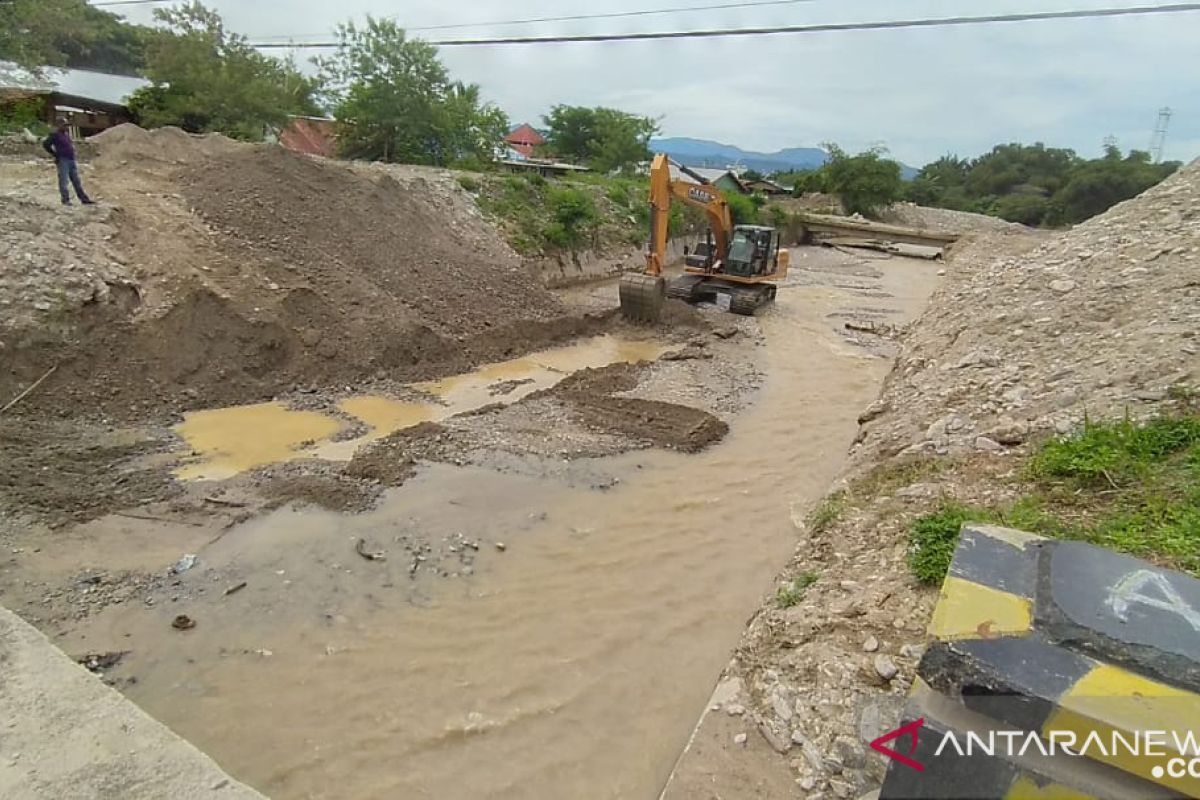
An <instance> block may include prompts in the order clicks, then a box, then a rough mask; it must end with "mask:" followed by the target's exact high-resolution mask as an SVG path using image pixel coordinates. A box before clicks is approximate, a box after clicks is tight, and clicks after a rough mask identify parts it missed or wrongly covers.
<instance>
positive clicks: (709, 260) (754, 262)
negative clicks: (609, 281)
mask: <svg viewBox="0 0 1200 800" xmlns="http://www.w3.org/2000/svg"><path fill="white" fill-rule="evenodd" d="M676 167H677V168H678V169H679V171H680V174H681V175H686V176H687V177H689V178H691V179H692V180H691V181H685V180H682V179H681V180H672V179H671V160H670V159H669V158H668V157H667V156H666V155H663V154H659V155H656V156H655V157H654V161H653V163H652V164H651V166H650V247H649V250H648V251H647V252H646V269H645V271H643V272H636V273H626V274H625V275H624V276H623V277H622V278H621V288H620V295H621V313H622V314H623V315H624V316H625V317H627V318H628V319H632V320H638V321H642V322H654V321H657V320H658V318H659V316H660V315H661V314H662V306H663V302H664V301H665V300H666V298H667V297H677V298H679V299H681V300H686V301H688V302H691V303H696V302H701V301H712V302H716V301H717V297H718V295H728V296H729V310H730V311H732V312H733V313H734V314H742V315H745V316H751V315H753V314H754V312H755V311H757V310H758V309H759V308H760V307H761V306H763V305H765V304H766V303H769V302H771V301H772V300H774V299H775V284H776V283H778V282H779V281H781V280H783V279H784V277H786V276H787V271H788V263H789V253H788V251H787V249H786V248H781V247H780V242H779V232H778V231H777V230H775V229H774V228H769V227H766V226H762V225H734V224H733V216H732V214H731V213H730V211H729V204H728V203H727V202H726V201H725V197H724V196H723V195H722V194H721V190H720V189H718V188H717V187H715V186H713V185H712V184H710V183H708V181H706V180H705V179H704V178H702V177H700V176H699V175H698V174H696V173H695V172H692V171H691V170H689V169H688V168H687V167H684V166H681V165H676ZM676 200H678V201H681V202H683V203H686V204H688V205H690V206H693V207H695V208H699V209H700V210H702V211H703V212H704V214H705V216H706V217H707V218H708V232H707V234H706V236H705V241H704V242H701V243H700V244H699V245H697V247H696V249H695V250H694V251H693V252H692V253H689V254H688V255H687V256H686V258H685V266H684V271H683V275H681V276H679V277H678V278H675V279H674V280H672V281H671V282H670V284H668V283H667V280H666V278H664V277H663V267H664V266H665V264H664V262H665V260H666V250H667V222H668V220H669V219H670V215H671V203H672V202H673V201H676Z"/></svg>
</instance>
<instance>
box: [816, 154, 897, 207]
mask: <svg viewBox="0 0 1200 800" xmlns="http://www.w3.org/2000/svg"><path fill="white" fill-rule="evenodd" d="M824 148H825V149H826V150H827V151H828V152H829V162H828V163H826V164H825V165H824V166H823V167H821V168H820V169H817V170H814V171H812V172H808V173H801V174H800V175H799V176H797V180H796V189H795V191H796V193H797V194H803V193H805V192H825V193H828V194H835V195H837V196H838V197H839V198H841V201H842V205H843V206H844V207H845V209H846V213H848V214H862V215H863V216H865V217H873V216H875V215H876V214H877V213H878V212H879V211H880V210H881V209H883V208H885V207H886V206H889V205H891V204H892V203H894V202H896V201H897V200H899V199H900V197H901V196H902V194H903V192H904V181H903V180H902V178H901V176H900V165H899V164H898V163H896V162H895V161H892V160H891V159H889V158H884V153H885V151H883V150H881V149H874V150H868V151H867V152H865V153H859V154H858V155H855V156H852V155H848V154H847V153H846V152H845V151H844V150H842V149H841V148H840V147H838V146H837V145H836V144H825V145H824Z"/></svg>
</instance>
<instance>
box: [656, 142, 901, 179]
mask: <svg viewBox="0 0 1200 800" xmlns="http://www.w3.org/2000/svg"><path fill="white" fill-rule="evenodd" d="M650 150H651V151H653V152H655V153H666V154H667V155H669V156H670V157H671V158H673V159H675V160H676V161H678V162H679V163H681V164H683V165H685V166H688V167H716V168H717V169H723V168H725V167H731V166H733V165H735V164H736V165H738V166H740V167H742V168H743V169H753V170H758V171H759V172H762V173H768V174H769V173H772V172H791V171H798V170H812V169H818V168H819V167H820V166H821V165H822V164H824V163H825V162H826V161H828V160H829V154H828V153H826V152H825V151H824V150H822V149H821V148H819V147H789V148H787V149H786V150H780V151H779V152H776V153H758V152H754V151H753V150H743V149H742V148H740V147H735V146H734V145H730V144H721V143H720V142H713V141H710V140H708V139H689V138H687V137H682V136H680V137H672V138H667V139H651V140H650ZM900 169H901V171H902V172H903V174H904V178H905V179H906V180H911V179H912V178H913V177H914V176H916V174H917V170H915V169H913V168H912V167H910V166H908V165H907V164H901V165H900Z"/></svg>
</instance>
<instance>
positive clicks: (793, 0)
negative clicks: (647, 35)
mask: <svg viewBox="0 0 1200 800" xmlns="http://www.w3.org/2000/svg"><path fill="white" fill-rule="evenodd" d="M136 1H138V2H165V0H136ZM819 2H822V0H755V1H754V2H740V3H720V4H718V5H709V6H675V7H673V8H653V9H645V10H642V11H615V12H611V13H607V14H573V15H571V16H566V17H530V18H528V19H507V20H494V21H492V22H452V23H446V24H444V25H422V26H415V27H405V30H406V31H409V32H412V31H444V30H451V29H454V28H483V27H499V26H501V25H532V24H535V23H539V22H574V21H578V20H593V19H619V18H625V17H649V16H654V15H661V14H686V13H688V12H692V11H721V10H726V9H733V8H762V7H765V6H794V5H799V4H800V3H819ZM315 35H318V36H323V35H324V34H315ZM263 38H264V39H287V38H302V37H287V36H264V37H263Z"/></svg>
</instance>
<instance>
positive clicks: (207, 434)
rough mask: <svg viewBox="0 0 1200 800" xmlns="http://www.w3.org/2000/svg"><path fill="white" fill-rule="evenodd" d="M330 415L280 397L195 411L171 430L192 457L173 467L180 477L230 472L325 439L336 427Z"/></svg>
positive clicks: (292, 454)
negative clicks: (298, 406) (292, 405)
mask: <svg viewBox="0 0 1200 800" xmlns="http://www.w3.org/2000/svg"><path fill="white" fill-rule="evenodd" d="M341 428H342V424H341V423H340V422H338V420H336V419H334V418H333V417H328V416H326V415H324V414H320V413H317V412H316V411H294V410H292V409H289V408H287V407H286V406H284V405H283V404H281V403H257V404H255V405H249V406H236V407H233V408H219V409H214V410H211V411H196V412H193V413H191V414H187V415H185V416H184V420H183V422H181V423H180V424H179V425H177V426H176V428H175V432H176V433H178V434H179V435H180V436H181V437H183V439H184V441H186V442H187V443H188V446H190V447H191V448H192V451H193V452H194V453H196V458H197V461H196V462H195V463H190V464H187V465H185V466H183V467H180V468H179V469H178V470H176V473H175V474H176V475H177V476H178V477H180V478H183V479H184V480H198V479H203V480H221V479H223V478H232V477H233V476H234V475H237V474H238V473H239V472H244V471H246V470H248V469H253V468H254V467H261V466H263V465H264V464H273V463H275V462H277V461H287V460H288V459H291V458H297V457H298V456H299V455H300V447H301V445H303V444H304V443H306V442H312V441H315V440H318V439H326V438H328V437H330V436H333V435H334V434H335V433H337V432H338V431H339V430H341Z"/></svg>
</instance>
